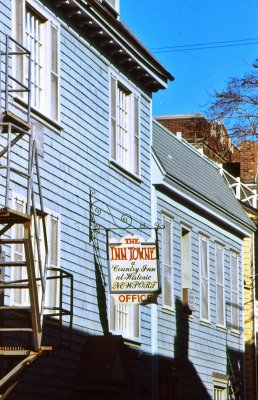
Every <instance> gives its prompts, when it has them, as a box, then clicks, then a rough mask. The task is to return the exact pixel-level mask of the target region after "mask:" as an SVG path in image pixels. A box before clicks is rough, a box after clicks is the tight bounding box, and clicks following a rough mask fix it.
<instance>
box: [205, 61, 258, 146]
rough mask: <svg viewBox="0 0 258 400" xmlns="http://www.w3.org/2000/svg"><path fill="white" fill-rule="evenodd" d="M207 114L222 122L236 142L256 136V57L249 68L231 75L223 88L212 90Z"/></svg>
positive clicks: (257, 84)
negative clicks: (239, 75)
mask: <svg viewBox="0 0 258 400" xmlns="http://www.w3.org/2000/svg"><path fill="white" fill-rule="evenodd" d="M207 116H208V118H209V119H211V120H218V119H219V120H221V121H222V122H225V126H226V127H227V129H228V131H229V133H230V135H231V136H232V137H233V138H234V139H235V140H236V141H237V142H241V141H243V140H245V139H246V138H250V137H252V139H253V138H254V137H255V138H257V137H258V59H256V60H255V61H254V63H253V65H252V70H251V72H249V73H247V74H245V75H244V76H243V77H241V78H231V79H230V80H229V82H228V83H227V86H226V88H225V89H224V90H223V91H221V92H215V93H214V94H213V97H212V100H211V103H210V105H209V107H208V110H207Z"/></svg>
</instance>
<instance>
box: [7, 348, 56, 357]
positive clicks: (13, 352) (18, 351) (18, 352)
mask: <svg viewBox="0 0 258 400" xmlns="http://www.w3.org/2000/svg"><path fill="white" fill-rule="evenodd" d="M51 350H53V346H41V348H40V351H39V352H40V353H41V352H42V351H51ZM39 352H35V351H34V350H31V349H25V348H23V347H21V346H0V356H26V355H29V354H35V355H36V354H39Z"/></svg>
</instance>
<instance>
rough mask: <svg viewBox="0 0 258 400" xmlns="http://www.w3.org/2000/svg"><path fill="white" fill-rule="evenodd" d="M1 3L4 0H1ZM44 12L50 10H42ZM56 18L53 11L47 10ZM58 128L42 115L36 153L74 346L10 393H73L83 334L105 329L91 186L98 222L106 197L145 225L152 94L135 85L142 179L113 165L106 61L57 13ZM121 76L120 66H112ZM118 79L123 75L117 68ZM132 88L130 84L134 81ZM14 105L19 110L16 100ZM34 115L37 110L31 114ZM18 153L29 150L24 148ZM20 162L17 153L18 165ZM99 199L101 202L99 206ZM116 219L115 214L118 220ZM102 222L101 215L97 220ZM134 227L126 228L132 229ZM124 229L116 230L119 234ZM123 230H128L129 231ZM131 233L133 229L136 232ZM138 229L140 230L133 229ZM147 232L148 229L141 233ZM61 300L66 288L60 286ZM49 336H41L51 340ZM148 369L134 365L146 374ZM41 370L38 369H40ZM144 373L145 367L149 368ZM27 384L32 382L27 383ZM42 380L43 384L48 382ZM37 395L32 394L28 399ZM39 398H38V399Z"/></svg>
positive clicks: (6, 13) (146, 341) (144, 344)
mask: <svg viewBox="0 0 258 400" xmlns="http://www.w3.org/2000/svg"><path fill="white" fill-rule="evenodd" d="M3 3H4V2H0V7H1V8H0V11H1V30H4V31H10V30H11V20H10V14H11V7H10V4H11V2H9V1H8V3H7V4H8V6H4V5H3ZM5 3H6V2H5ZM45 9H46V10H47V8H45ZM52 16H53V14H52ZM58 21H59V22H60V126H61V129H60V130H58V129H57V128H56V127H55V128H54V127H53V129H52V128H51V121H50V122H48V123H47V124H46V123H45V121H44V118H42V119H41V118H40V116H38V117H37V118H36V122H37V123H40V124H42V125H43V126H44V158H41V159H40V169H41V184H42V189H43V195H44V205H45V207H46V208H48V209H50V210H53V211H55V212H57V213H59V214H60V221H61V237H60V240H61V243H60V266H61V267H62V268H64V269H65V270H67V271H69V272H71V273H72V274H73V277H74V294H73V296H74V298H73V301H74V315H73V331H74V337H73V345H72V349H71V350H70V351H69V352H68V351H63V352H62V351H54V352H52V353H51V354H50V355H49V357H48V358H46V359H44V360H43V362H42V363H41V364H40V367H39V368H40V369H39V370H37V369H35V372H33V369H32V370H31V373H30V374H29V375H28V376H25V378H24V381H23V384H22V385H20V386H19V388H17V390H16V393H15V396H16V397H15V398H16V399H19V398H24V396H26V398H27V399H28V400H29V399H32V398H34V397H35V396H37V398H38V399H41V398H44V399H46V398H47V399H49V400H50V399H52V398H53V399H59V398H60V399H70V397H71V388H72V385H73V379H74V374H75V370H76V367H77V362H78V359H79V356H80V351H81V347H82V344H83V343H84V341H85V338H86V336H87V335H89V334H91V335H102V334H103V327H102V325H101V320H100V316H99V314H100V309H99V305H98V289H97V284H96V271H95V265H94V255H93V244H92V243H91V242H90V241H89V228H90V226H89V224H90V221H89V219H90V210H89V195H90V189H91V188H92V189H93V190H95V199H97V200H98V201H99V205H100V207H101V208H102V214H101V224H102V225H103V226H106V227H109V226H110V225H111V224H112V219H111V217H110V215H109V213H108V209H107V207H106V206H104V205H103V203H107V204H109V206H111V207H113V208H114V209H117V210H118V211H113V212H114V214H115V216H116V218H120V217H121V215H122V214H123V213H126V214H128V215H130V216H133V218H134V219H136V220H137V223H135V225H139V222H140V223H143V222H144V223H146V224H147V225H150V220H151V217H150V213H151V207H150V201H151V196H150V191H151V186H150V149H151V143H150V136H151V126H150V124H151V109H150V107H151V99H150V97H149V96H148V95H147V94H146V93H143V92H142V91H141V89H140V88H137V87H136V90H138V92H139V94H140V152H141V157H140V170H141V176H140V178H141V180H140V181H138V180H134V179H132V178H130V177H128V176H126V175H124V174H122V173H121V172H120V171H119V170H118V169H116V168H115V167H114V166H112V165H111V164H110V143H109V141H110V138H109V134H110V121H109V102H110V99H109V73H110V70H109V68H110V67H111V65H110V62H109V61H107V60H106V59H105V57H103V55H101V54H100V53H99V52H98V51H97V50H96V49H94V48H93V47H92V46H91V45H90V44H88V43H87V41H86V40H84V39H82V38H81V37H80V36H78V35H77V33H75V32H73V29H72V28H71V27H69V26H67V25H66V23H63V22H62V21H61V20H60V19H59V20H58ZM114 68H115V70H116V71H117V74H118V76H119V74H120V72H119V65H117V66H114ZM121 77H122V79H124V80H125V81H128V82H129V80H128V78H127V77H126V76H125V75H124V74H122V73H121ZM133 86H135V85H134V84H133ZM11 107H12V111H14V112H15V113H16V114H18V115H19V116H22V115H24V112H23V110H22V108H21V107H20V106H18V105H17V104H16V103H15V102H14V103H13V104H12V105H11ZM32 119H34V115H32ZM17 153H19V154H20V155H22V154H23V155H24V158H25V156H26V151H25V150H24V148H23V146H19V147H18V148H17ZM18 163H19V161H18V158H17V165H18ZM11 189H12V191H17V192H20V193H24V189H22V190H21V187H20V182H19V180H17V179H16V178H14V179H13V182H12V185H11ZM101 204H102V205H101ZM117 221H118V219H117ZM99 222H100V221H99ZM130 232H131V231H130ZM125 233H126V232H125V231H124V230H122V229H121V230H120V231H118V232H116V233H115V236H116V237H119V236H121V235H124V234H125ZM127 233H128V232H127ZM134 233H137V232H135V231H134ZM138 233H140V231H138ZM141 234H142V235H143V236H144V237H146V238H147V237H149V236H150V235H151V232H146V231H143V232H141ZM99 246H100V256H101V264H102V265H101V267H102V268H103V274H104V276H105V280H106V282H108V277H107V275H108V271H107V266H108V265H107V260H106V258H107V257H106V243H105V237H104V236H103V235H100V237H99ZM64 293H65V297H64V300H65V303H67V304H68V303H69V302H68V293H69V287H67V286H65V288H64ZM51 335H54V332H52V331H51V330H50V333H47V334H46V338H47V341H48V343H51ZM150 335H151V311H150V306H146V307H142V312H141V350H142V351H144V352H146V353H150V347H151V340H150ZM60 364H61V365H62V371H61V370H60V371H58V370H57V371H56V373H55V374H54V375H55V376H54V375H53V374H51V372H48V371H53V367H54V366H55V365H56V366H60ZM148 368H149V367H146V368H143V367H139V368H138V373H139V376H142V377H143V380H144V379H146V371H148ZM38 371H40V373H39V372H38ZM148 373H149V372H148ZM28 382H29V383H30V386H29V388H28ZM46 382H47V385H46V384H45V383H46ZM33 396H34V397H33ZM41 396H42V397H41Z"/></svg>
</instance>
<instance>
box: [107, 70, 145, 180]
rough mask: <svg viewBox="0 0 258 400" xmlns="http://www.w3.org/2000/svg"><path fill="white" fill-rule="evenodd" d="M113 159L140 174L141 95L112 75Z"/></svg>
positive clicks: (126, 168) (129, 170)
mask: <svg viewBox="0 0 258 400" xmlns="http://www.w3.org/2000/svg"><path fill="white" fill-rule="evenodd" d="M110 101H111V105H110V108H111V159H112V160H113V161H115V163H116V164H118V165H119V166H120V167H122V168H123V169H125V170H126V171H128V172H131V173H132V174H134V175H139V174H140V163H139V150H140V149H139V145H140V144H139V135H140V124H139V107H140V105H139V97H137V96H136V95H135V94H134V93H133V92H132V91H131V90H129V89H128V88H127V87H126V86H124V85H122V84H121V83H120V82H118V80H117V79H116V78H115V77H114V76H113V75H111V96H110Z"/></svg>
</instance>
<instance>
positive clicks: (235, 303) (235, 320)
mask: <svg viewBox="0 0 258 400" xmlns="http://www.w3.org/2000/svg"><path fill="white" fill-rule="evenodd" d="M238 268H239V259H238V254H236V253H234V252H233V251H231V252H230V272H231V326H232V329H235V330H237V331H238V330H239V290H238Z"/></svg>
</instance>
